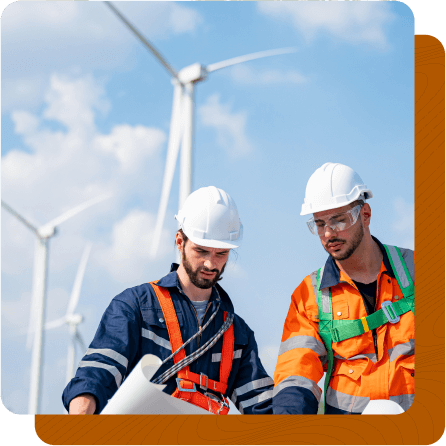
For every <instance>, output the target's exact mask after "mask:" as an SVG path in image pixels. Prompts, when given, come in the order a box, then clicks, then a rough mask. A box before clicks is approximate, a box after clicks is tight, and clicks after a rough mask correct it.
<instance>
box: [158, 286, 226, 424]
mask: <svg viewBox="0 0 446 446" xmlns="http://www.w3.org/2000/svg"><path fill="white" fill-rule="evenodd" d="M150 284H151V285H152V287H153V289H154V291H155V294H156V297H157V298H158V301H159V303H160V306H161V310H162V311H163V315H164V320H165V321H166V326H167V331H168V333H169V340H170V345H171V348H172V352H175V351H176V350H178V349H179V348H180V347H181V346H182V345H183V338H182V336H181V331H180V324H179V322H178V317H177V314H176V312H175V308H174V306H173V302H172V298H171V296H170V293H169V290H168V289H167V288H163V287H160V286H158V285H156V282H150ZM227 315H228V312H227V311H225V312H224V316H223V318H224V320H226V317H227ZM233 356H234V327H233V325H232V324H231V326H230V327H229V328H228V329H227V330H226V331H225V333H224V334H223V348H222V352H221V362H220V381H214V380H212V379H209V378H208V377H207V376H206V375H205V374H203V373H201V374H200V375H198V374H197V373H193V372H191V371H190V370H189V366H185V367H184V368H182V369H181V370H180V371H179V372H178V373H177V386H178V387H177V389H176V390H175V392H174V393H173V394H172V396H173V397H174V398H179V399H181V400H184V401H187V402H188V403H191V404H194V405H195V406H198V407H201V408H203V409H205V410H208V411H209V412H212V413H213V414H215V415H227V413H228V412H229V403H228V400H227V399H226V398H225V397H224V393H225V392H226V389H227V387H228V385H227V383H228V378H229V374H230V373H231V368H232V359H233ZM185 357H186V353H185V351H184V349H182V350H180V351H179V352H178V353H177V354H176V355H175V356H174V357H173V361H174V363H175V364H177V363H178V362H179V361H181V360H182V359H184V358H185ZM195 384H197V385H199V386H200V388H201V389H202V390H204V394H203V393H201V392H199V391H197V389H196V387H195ZM208 389H210V390H213V391H215V392H218V393H220V394H221V400H219V399H218V397H217V396H216V395H214V394H212V393H208V392H207V390H208Z"/></svg>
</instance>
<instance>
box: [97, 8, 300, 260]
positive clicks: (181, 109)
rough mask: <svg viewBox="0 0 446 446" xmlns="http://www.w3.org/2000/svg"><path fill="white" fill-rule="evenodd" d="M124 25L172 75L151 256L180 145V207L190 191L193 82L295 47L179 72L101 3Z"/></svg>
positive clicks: (162, 219) (290, 51)
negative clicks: (162, 169)
mask: <svg viewBox="0 0 446 446" xmlns="http://www.w3.org/2000/svg"><path fill="white" fill-rule="evenodd" d="M104 3H105V4H106V5H107V6H108V7H109V8H110V9H111V10H112V11H113V12H114V13H115V14H116V15H117V16H118V17H119V19H120V20H122V21H123V22H124V24H125V25H126V26H127V27H128V28H129V29H130V30H131V31H132V32H133V33H134V34H135V35H136V37H137V38H138V39H139V40H140V41H141V42H142V43H143V44H144V45H145V46H146V48H147V49H148V50H149V51H150V52H151V53H152V54H153V55H154V56H155V57H156V58H157V59H158V61H159V62H160V63H161V64H162V65H163V66H164V68H165V69H166V70H167V71H168V72H169V74H170V75H171V77H172V83H173V85H174V92H173V105H172V118H171V121H170V130H169V141H168V145H167V158H166V166H165V170H164V178H163V186H162V190H161V199H160V204H159V208H158V215H157V219H156V224H155V231H154V236H153V244H152V252H151V255H152V257H153V258H154V257H156V253H157V251H158V246H159V242H160V239H161V232H162V229H163V224H164V217H165V215H166V210H167V204H168V201H169V195H170V189H171V186H172V180H173V176H174V173H175V166H176V162H177V158H178V152H179V151H180V146H181V159H180V192H179V204H178V207H179V209H181V207H182V205H183V203H184V201H185V200H186V198H187V197H188V196H189V195H190V193H191V192H192V170H193V169H192V159H193V129H194V105H195V103H194V87H195V84H196V83H198V82H201V81H204V80H206V79H207V76H208V74H209V73H212V72H214V71H217V70H220V69H222V68H226V67H229V66H231V65H236V64H239V63H243V62H247V61H249V60H254V59H260V58H263V57H268V56H276V55H279V54H286V53H292V52H294V51H296V50H295V49H294V48H281V49H276V50H269V51H260V52H257V53H252V54H247V55H245V56H239V57H234V58H232V59H228V60H224V61H222V62H217V63H214V64H210V65H207V66H205V65H202V64H199V63H194V64H192V65H189V66H187V67H185V68H183V69H181V70H180V71H178V72H177V71H175V69H174V68H173V67H172V66H171V65H170V64H169V63H168V62H167V60H166V59H165V58H164V57H163V56H162V55H161V54H160V53H159V51H158V50H157V49H156V48H155V47H154V46H153V45H152V44H151V43H150V42H149V41H148V40H147V39H146V38H145V37H144V36H143V35H142V34H141V33H140V32H139V31H138V30H137V29H136V28H135V27H134V26H133V25H132V24H131V23H130V22H129V21H128V20H127V19H126V18H125V17H124V16H123V15H122V14H121V13H120V12H119V11H118V10H117V9H116V7H115V6H114V5H113V4H112V3H111V2H104Z"/></svg>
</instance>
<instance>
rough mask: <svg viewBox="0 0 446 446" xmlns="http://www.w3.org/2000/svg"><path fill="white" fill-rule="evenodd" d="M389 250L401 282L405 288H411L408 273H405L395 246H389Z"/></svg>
mask: <svg viewBox="0 0 446 446" xmlns="http://www.w3.org/2000/svg"><path fill="white" fill-rule="evenodd" d="M387 248H388V249H389V253H390V257H391V258H392V262H393V264H394V266H395V270H396V273H397V274H398V278H399V281H400V283H401V285H402V287H403V288H406V287H408V286H409V281H408V280H407V276H406V271H404V266H403V263H402V262H401V259H400V256H399V255H398V252H397V251H396V249H395V247H394V246H389V245H387Z"/></svg>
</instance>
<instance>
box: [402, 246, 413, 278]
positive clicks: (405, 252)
mask: <svg viewBox="0 0 446 446" xmlns="http://www.w3.org/2000/svg"><path fill="white" fill-rule="evenodd" d="M399 250H400V252H401V255H402V257H403V259H404V263H405V264H406V268H407V269H408V271H409V274H410V277H411V278H412V281H413V282H415V256H414V253H413V251H412V250H411V249H404V248H399Z"/></svg>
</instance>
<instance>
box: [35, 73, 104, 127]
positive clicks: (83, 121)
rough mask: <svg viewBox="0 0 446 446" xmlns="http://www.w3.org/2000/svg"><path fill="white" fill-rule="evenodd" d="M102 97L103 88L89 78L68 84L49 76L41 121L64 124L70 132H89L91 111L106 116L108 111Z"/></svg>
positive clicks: (58, 77) (91, 122)
mask: <svg viewBox="0 0 446 446" xmlns="http://www.w3.org/2000/svg"><path fill="white" fill-rule="evenodd" d="M104 94H105V92H104V88H103V86H102V85H101V84H99V83H97V82H95V81H94V79H93V77H92V76H91V75H89V76H85V77H83V78H79V79H75V80H72V79H68V78H66V77H61V76H58V75H54V74H53V75H52V76H51V78H50V88H49V90H48V91H47V93H46V95H45V102H46V103H47V104H48V106H47V108H46V109H45V111H44V113H43V117H44V118H46V119H49V120H56V121H58V122H60V123H61V124H64V125H65V126H66V127H67V128H68V129H69V130H71V131H78V132H79V131H81V130H82V131H85V130H90V131H93V130H94V113H95V111H96V110H97V111H101V112H106V111H107V110H108V108H109V103H108V101H107V100H105V99H104Z"/></svg>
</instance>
